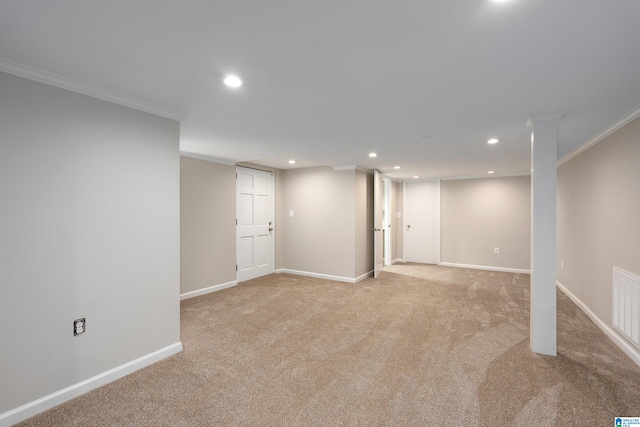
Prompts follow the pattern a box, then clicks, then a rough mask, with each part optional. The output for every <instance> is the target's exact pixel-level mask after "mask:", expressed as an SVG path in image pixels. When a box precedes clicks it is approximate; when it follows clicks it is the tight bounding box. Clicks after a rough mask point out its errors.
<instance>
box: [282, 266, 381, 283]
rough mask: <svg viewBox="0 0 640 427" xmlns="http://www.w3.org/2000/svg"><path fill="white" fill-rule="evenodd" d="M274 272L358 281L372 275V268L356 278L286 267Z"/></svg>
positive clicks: (337, 280)
mask: <svg viewBox="0 0 640 427" xmlns="http://www.w3.org/2000/svg"><path fill="white" fill-rule="evenodd" d="M275 273H277V274H280V273H288V274H295V275H297V276H307V277H315V278H317V279H325V280H335V281H336V282H347V283H358V282H360V281H362V280H364V279H366V278H367V277H370V276H372V275H373V270H371V271H369V272H368V273H365V274H362V275H360V276H358V277H356V278H351V277H344V276H332V275H330V274H322V273H312V272H309V271H300V270H289V269H287V268H280V269H278V270H276V271H275Z"/></svg>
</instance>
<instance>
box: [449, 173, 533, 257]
mask: <svg viewBox="0 0 640 427" xmlns="http://www.w3.org/2000/svg"><path fill="white" fill-rule="evenodd" d="M441 203H442V204H441V221H442V223H441V233H442V234H441V249H440V250H441V254H440V257H441V262H442V263H452V264H462V265H473V266H481V267H487V268H489V267H493V268H495V267H497V268H508V269H517V270H529V269H530V262H531V260H530V253H531V177H530V176H512V177H501V178H480V179H459V180H443V181H442V193H441ZM495 247H499V248H500V254H499V255H494V248H495Z"/></svg>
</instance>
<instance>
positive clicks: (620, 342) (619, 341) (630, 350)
mask: <svg viewBox="0 0 640 427" xmlns="http://www.w3.org/2000/svg"><path fill="white" fill-rule="evenodd" d="M556 285H557V286H558V289H560V290H561V291H562V292H563V293H564V294H565V295H566V296H568V297H569V298H570V299H571V301H573V302H574V303H575V304H576V305H577V306H578V307H579V308H580V309H581V310H582V311H583V312H584V313H585V314H586V315H587V316H589V318H590V319H591V320H592V321H593V323H595V324H596V326H598V327H599V328H600V330H601V331H602V332H604V333H605V334H606V335H607V336H608V337H609V338H610V339H611V341H613V342H614V344H615V345H617V346H618V347H619V348H620V350H622V351H624V353H625V354H626V355H627V356H629V357H630V358H631V360H633V361H634V362H635V363H636V365H638V366H640V352H638V350H636V349H635V348H634V347H633V346H632V345H631V344H629V343H628V342H627V341H626V340H625V339H624V338H622V337H621V336H620V335H618V334H617V333H616V332H615V331H614V330H613V329H612V328H610V327H609V325H607V324H606V323H605V322H603V321H602V320H601V319H600V318H599V317H598V316H596V314H595V313H594V312H593V311H591V310H590V309H589V307H587V306H586V305H585V304H584V303H583V302H582V301H580V300H579V299H578V297H576V296H575V295H574V294H572V293H571V291H570V290H569V289H567V288H566V287H565V286H564V285H563V284H562V283H560V282H558V281H557V280H556Z"/></svg>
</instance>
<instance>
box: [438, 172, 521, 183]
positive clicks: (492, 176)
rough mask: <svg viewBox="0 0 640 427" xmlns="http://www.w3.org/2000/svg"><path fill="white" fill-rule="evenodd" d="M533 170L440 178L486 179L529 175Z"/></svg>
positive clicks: (448, 179)
mask: <svg viewBox="0 0 640 427" xmlns="http://www.w3.org/2000/svg"><path fill="white" fill-rule="evenodd" d="M529 175H531V172H514V173H491V174H487V173H485V174H482V175H464V176H451V177H445V178H440V179H441V180H443V181H455V180H457V179H485V178H509V177H512V176H529Z"/></svg>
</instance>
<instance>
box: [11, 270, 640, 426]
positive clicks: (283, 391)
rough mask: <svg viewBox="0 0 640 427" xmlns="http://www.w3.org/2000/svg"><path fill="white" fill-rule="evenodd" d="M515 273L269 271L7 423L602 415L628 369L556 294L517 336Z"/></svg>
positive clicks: (417, 421) (630, 384)
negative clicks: (176, 341)
mask: <svg viewBox="0 0 640 427" xmlns="http://www.w3.org/2000/svg"><path fill="white" fill-rule="evenodd" d="M528 289H529V276H528V275H521V274H512V273H498V272H488V271H479V270H467V269H456V268H446V267H438V266H431V265H409V264H407V265H402V264H401V265H394V266H391V267H388V268H387V269H386V270H385V272H383V273H382V275H381V277H380V278H379V279H377V280H374V279H372V278H371V279H366V280H364V281H362V282H360V283H358V284H348V283H340V282H332V281H325V280H319V279H313V278H308V277H301V276H293V275H287V274H279V275H270V276H266V277H263V278H259V279H255V280H252V281H248V282H244V283H241V284H240V285H238V286H236V287H233V288H229V289H226V290H223V291H220V292H216V293H213V294H208V295H205V296H201V297H197V298H193V299H190V300H186V301H183V302H182V318H181V319H182V326H181V341H182V343H183V345H184V351H183V352H181V353H180V354H177V355H175V356H173V357H171V358H168V359H165V360H163V361H161V362H159V363H156V364H155V365H152V366H150V367H148V368H145V369H142V370H140V371H138V372H135V373H133V374H131V375H129V376H127V377H125V378H122V379H120V380H118V381H115V382H113V383H111V384H108V385H106V386H104V387H102V388H100V389H97V390H94V391H92V392H90V393H87V394H85V395H83V396H80V397H78V398H76V399H74V400H71V401H69V402H67V403H65V404H63V405H60V406H58V407H56V408H53V409H51V410H49V411H47V412H45V413H42V414H40V415H37V416H35V417H33V418H31V419H29V420H27V421H25V422H24V423H22V424H19V425H21V426H76V425H77V426H89V425H90V426H139V425H145V426H147V425H149V426H150V425H153V426H214V425H221V426H272V425H274V426H276V425H279V426H289V425H299V426H342V425H347V426H382V425H389V426H440V425H442V426H444V425H447V426H497V425H499V426H508V425H526V426H556V425H557V426H560V425H562V426H567V425H584V426H587V425H588V426H612V425H613V419H614V417H615V416H640V367H638V366H637V365H636V364H634V363H633V362H632V361H631V360H630V359H629V358H628V357H627V356H626V355H624V354H623V353H622V352H621V351H620V350H619V349H618V348H617V347H616V346H615V345H614V344H613V343H612V342H611V341H610V340H609V339H608V338H607V337H606V336H605V335H604V334H603V333H602V332H601V331H600V330H599V329H598V328H597V327H596V326H595V325H594V324H593V323H592V322H591V321H590V320H589V319H588V318H587V317H586V315H585V314H584V313H582V311H580V309H578V308H577V307H576V306H575V305H574V304H573V303H572V302H571V301H570V300H569V299H568V298H567V297H566V296H564V295H563V294H562V293H561V292H559V293H558V353H559V354H558V356H557V357H548V356H540V355H536V354H534V353H532V352H531V350H530V347H529V336H528V332H529V331H528V330H529V314H528V305H529V301H528V295H529V291H528Z"/></svg>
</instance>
